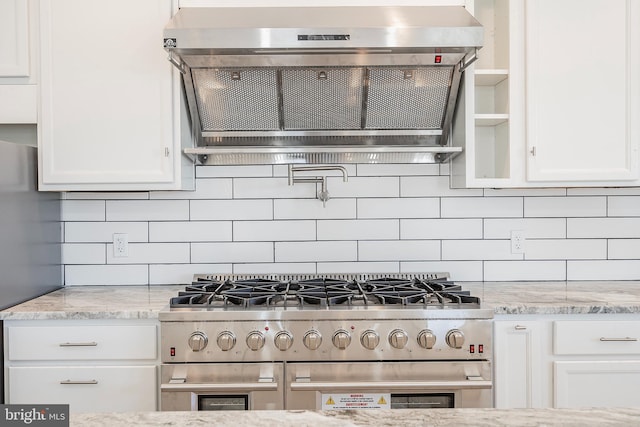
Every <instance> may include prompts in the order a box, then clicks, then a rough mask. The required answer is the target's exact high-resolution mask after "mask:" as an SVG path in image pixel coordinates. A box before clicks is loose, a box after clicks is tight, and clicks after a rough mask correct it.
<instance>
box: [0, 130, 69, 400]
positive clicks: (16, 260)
mask: <svg viewBox="0 0 640 427" xmlns="http://www.w3.org/2000/svg"><path fill="white" fill-rule="evenodd" d="M36 165H37V149H36V148H34V147H30V146H27V145H22V144H15V143H11V142H4V141H0V310H3V309H5V308H8V307H11V306H14V305H16V304H19V303H21V302H24V301H27V300H30V299H32V298H35V297H38V296H40V295H43V294H46V293H48V292H51V291H53V290H55V289H59V288H61V287H62V285H63V279H62V255H61V250H62V228H61V227H62V222H61V217H60V193H48V192H38V191H37V182H38V180H37V169H36ZM2 331H3V325H2V321H1V320H0V342H3V343H4V339H3V337H2ZM1 351H2V350H0V352H1ZM0 356H2V357H1V358H0V360H2V361H4V354H0ZM0 380H2V383H3V384H4V366H3V367H2V370H1V371H0ZM0 402H1V403H4V387H2V388H0Z"/></svg>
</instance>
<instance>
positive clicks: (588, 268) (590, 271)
mask: <svg viewBox="0 0 640 427" xmlns="http://www.w3.org/2000/svg"><path fill="white" fill-rule="evenodd" d="M567 280H640V260H638V259H634V260H606V261H604V260H603V261H592V260H590V261H567Z"/></svg>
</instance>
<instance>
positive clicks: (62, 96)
mask: <svg viewBox="0 0 640 427" xmlns="http://www.w3.org/2000/svg"><path fill="white" fill-rule="evenodd" d="M173 12H174V10H173V7H172V1H171V0H162V1H159V0H136V1H133V2H132V1H127V0H114V1H108V2H105V1H98V0H42V1H41V2H40V51H41V55H40V66H41V68H40V105H39V107H40V110H39V116H38V145H39V150H38V154H39V161H40V165H39V166H40V168H39V171H40V174H39V175H40V176H39V181H40V189H41V190H56V191H57V190H62V191H66V190H80V191H94V190H170V189H182V188H185V187H186V186H188V185H190V180H189V179H183V177H182V174H183V170H182V168H183V167H184V168H185V171H184V172H186V175H188V176H192V175H193V172H192V171H191V172H189V170H188V169H187V168H188V166H189V163H188V162H189V161H188V159H185V158H184V157H183V156H182V154H181V140H189V134H188V131H185V130H184V121H185V120H184V117H180V107H179V106H180V102H179V93H180V91H179V78H178V76H177V75H175V74H177V73H176V72H174V70H173V67H172V66H171V64H170V63H169V62H168V61H167V55H166V52H165V51H164V50H163V48H162V32H163V28H164V26H165V25H166V23H167V22H168V21H169V19H170V18H171V15H172V13H173ZM181 126H182V128H181ZM182 132H186V137H185V135H181V133H182ZM191 167H192V165H191Z"/></svg>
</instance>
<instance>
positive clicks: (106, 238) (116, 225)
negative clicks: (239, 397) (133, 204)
mask: <svg viewBox="0 0 640 427" xmlns="http://www.w3.org/2000/svg"><path fill="white" fill-rule="evenodd" d="M148 230H149V227H148V225H147V223H146V222H67V223H66V224H65V227H64V241H65V242H67V243H82V242H85V243H91V242H103V243H107V242H113V235H114V233H123V234H126V235H127V237H128V241H129V242H147V241H149V231H148Z"/></svg>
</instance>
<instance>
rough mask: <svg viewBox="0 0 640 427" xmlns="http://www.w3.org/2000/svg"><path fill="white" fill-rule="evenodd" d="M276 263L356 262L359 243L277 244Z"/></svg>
mask: <svg viewBox="0 0 640 427" xmlns="http://www.w3.org/2000/svg"><path fill="white" fill-rule="evenodd" d="M275 254H276V255H275V261H276V262H322V261H356V260H357V256H358V244H357V242H351V241H349V242H334V241H331V242H329V241H326V242H276V243H275Z"/></svg>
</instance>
